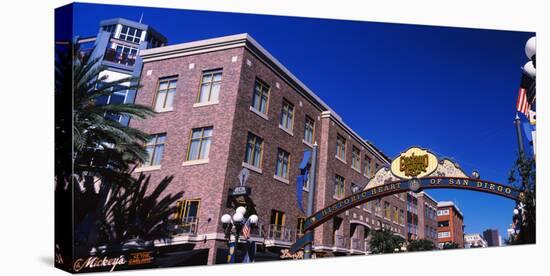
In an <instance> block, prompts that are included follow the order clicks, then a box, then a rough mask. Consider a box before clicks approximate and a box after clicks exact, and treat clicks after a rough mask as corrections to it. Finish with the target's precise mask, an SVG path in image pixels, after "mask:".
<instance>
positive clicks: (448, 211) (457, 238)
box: [437, 202, 464, 248]
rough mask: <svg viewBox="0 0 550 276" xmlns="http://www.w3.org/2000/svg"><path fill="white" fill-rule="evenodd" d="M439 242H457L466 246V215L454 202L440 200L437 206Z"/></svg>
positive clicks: (460, 245) (440, 244)
mask: <svg viewBox="0 0 550 276" xmlns="http://www.w3.org/2000/svg"><path fill="white" fill-rule="evenodd" d="M437 210H438V214H437V221H438V229H437V231H438V239H437V240H438V243H439V247H443V245H444V244H445V243H456V244H458V247H459V248H464V222H463V220H464V216H463V215H462V212H460V210H459V209H458V208H457V207H456V206H455V205H454V204H453V203H452V202H440V203H439V204H438V207H437Z"/></svg>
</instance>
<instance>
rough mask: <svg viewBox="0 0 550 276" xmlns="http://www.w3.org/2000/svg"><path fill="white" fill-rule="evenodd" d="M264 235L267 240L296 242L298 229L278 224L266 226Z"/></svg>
mask: <svg viewBox="0 0 550 276" xmlns="http://www.w3.org/2000/svg"><path fill="white" fill-rule="evenodd" d="M264 235H265V236H264V237H265V239H267V240H276V241H282V242H294V241H296V228H291V227H286V226H282V225H276V224H269V225H264Z"/></svg>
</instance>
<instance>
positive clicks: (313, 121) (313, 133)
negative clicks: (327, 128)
mask: <svg viewBox="0 0 550 276" xmlns="http://www.w3.org/2000/svg"><path fill="white" fill-rule="evenodd" d="M308 122H311V135H310V136H311V141H308V139H307V136H306V134H307V133H308V129H309V128H308ZM304 142H306V143H308V144H310V145H313V143H314V142H315V120H313V118H311V117H309V116H308V115H306V117H305V119H304Z"/></svg>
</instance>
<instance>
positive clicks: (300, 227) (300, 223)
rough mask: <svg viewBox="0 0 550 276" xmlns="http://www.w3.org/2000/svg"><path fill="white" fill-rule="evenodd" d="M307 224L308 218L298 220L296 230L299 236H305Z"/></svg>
mask: <svg viewBox="0 0 550 276" xmlns="http://www.w3.org/2000/svg"><path fill="white" fill-rule="evenodd" d="M305 222H306V218H303V217H299V218H298V219H297V223H296V230H297V233H298V234H303V233H304V223H305Z"/></svg>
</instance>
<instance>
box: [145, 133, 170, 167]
mask: <svg viewBox="0 0 550 276" xmlns="http://www.w3.org/2000/svg"><path fill="white" fill-rule="evenodd" d="M161 135H162V136H164V142H162V144H159V143H158V142H157V141H158V139H159V136H161ZM151 136H153V138H151V140H152V139H154V140H155V141H154V143H153V144H150V142H149V141H148V142H147V143H146V144H145V148H146V149H147V148H148V147H150V146H152V147H153V151H152V153H151V156H149V160H147V161H146V162H145V163H143V164H142V166H141V167H154V166H160V165H161V163H162V157H164V148H166V139H167V137H168V135H166V132H161V133H155V134H153V135H151ZM158 145H163V146H164V147H163V149H162V157H161V160H160V161H159V163H158V164H153V160H155V154H156V153H157V146H158Z"/></svg>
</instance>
